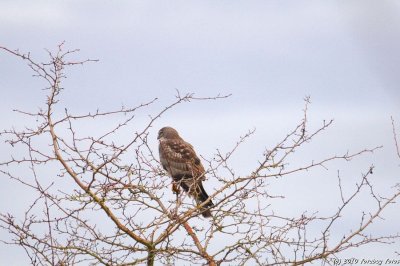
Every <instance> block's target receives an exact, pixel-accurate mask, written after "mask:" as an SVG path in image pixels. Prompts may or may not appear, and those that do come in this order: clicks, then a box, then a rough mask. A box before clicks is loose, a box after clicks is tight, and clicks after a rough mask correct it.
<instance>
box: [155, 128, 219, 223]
mask: <svg viewBox="0 0 400 266" xmlns="http://www.w3.org/2000/svg"><path fill="white" fill-rule="evenodd" d="M158 140H159V142H160V143H159V146H158V148H159V152H160V161H161V165H162V166H163V168H164V169H165V170H166V171H167V172H168V174H169V175H170V176H171V177H172V179H173V182H174V183H176V184H178V185H179V186H181V187H182V188H183V189H184V190H185V191H186V192H187V193H188V194H189V195H190V196H192V197H193V198H194V199H195V201H196V202H197V204H201V203H203V202H205V201H207V200H208V199H209V196H208V194H207V192H206V191H205V190H204V187H203V184H202V181H204V180H205V177H204V174H205V170H204V167H203V165H202V164H201V161H200V159H199V157H197V155H196V152H195V151H194V149H193V146H192V145H190V144H189V143H187V142H186V141H184V140H183V139H182V138H181V137H180V136H179V134H178V132H177V131H176V130H175V129H173V128H172V127H163V128H162V129H160V130H159V131H158ZM173 188H174V191H175V192H177V191H176V190H177V189H176V187H173ZM212 206H214V204H213V203H212V201H211V200H209V201H208V202H207V203H206V204H205V206H203V207H202V208H201V213H202V215H203V216H204V217H211V212H210V208H211V207H212Z"/></svg>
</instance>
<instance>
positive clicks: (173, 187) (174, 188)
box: [172, 181, 181, 196]
mask: <svg viewBox="0 0 400 266" xmlns="http://www.w3.org/2000/svg"><path fill="white" fill-rule="evenodd" d="M172 191H173V192H174V193H175V194H176V195H177V196H178V195H179V193H181V190H180V188H179V184H177V183H176V182H175V181H172Z"/></svg>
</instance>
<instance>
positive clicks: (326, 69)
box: [0, 0, 400, 265]
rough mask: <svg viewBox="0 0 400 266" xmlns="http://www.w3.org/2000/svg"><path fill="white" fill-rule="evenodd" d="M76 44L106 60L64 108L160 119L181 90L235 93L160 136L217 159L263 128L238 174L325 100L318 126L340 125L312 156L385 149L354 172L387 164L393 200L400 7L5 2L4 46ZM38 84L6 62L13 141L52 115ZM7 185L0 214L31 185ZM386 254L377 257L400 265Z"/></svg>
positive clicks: (17, 64)
mask: <svg viewBox="0 0 400 266" xmlns="http://www.w3.org/2000/svg"><path fill="white" fill-rule="evenodd" d="M62 41H65V42H66V44H65V46H66V47H67V48H68V49H75V48H79V49H80V50H81V51H80V53H79V55H77V56H78V58H82V59H86V58H92V59H99V60H100V61H99V62H98V63H90V64H86V65H84V66H82V67H77V68H74V69H71V70H70V71H68V72H67V76H68V79H67V80H66V82H65V84H64V86H65V87H66V90H65V91H64V93H63V95H62V103H61V104H62V105H63V106H67V107H68V108H69V109H71V110H73V111H76V112H81V113H82V112H85V111H90V110H95V109H97V108H101V109H111V108H115V107H118V106H121V105H125V106H136V105H138V104H140V103H142V102H144V101H147V100H150V99H152V98H154V97H158V98H159V101H158V102H156V103H155V104H154V105H153V106H152V107H151V108H149V109H148V112H149V113H154V112H156V111H158V110H161V109H162V107H163V106H164V105H165V104H167V103H170V102H172V101H173V100H174V95H175V93H176V90H179V91H181V93H186V92H193V93H195V94H196V95H197V96H213V95H217V94H222V95H224V94H232V96H231V97H229V98H228V99H224V100H220V101H211V102H200V103H194V104H184V105H182V106H179V107H178V108H176V109H174V110H172V111H171V112H169V113H168V114H166V115H165V116H163V117H162V118H161V119H160V120H159V122H157V123H156V128H154V129H153V130H154V132H153V136H154V138H155V132H156V131H157V130H158V127H161V126H164V125H170V126H174V127H176V128H177V129H178V130H179V131H180V132H181V134H182V136H183V137H185V138H186V139H187V140H189V142H191V143H192V144H193V145H194V146H195V147H196V149H197V150H198V153H200V154H202V155H203V156H205V157H207V158H211V157H212V155H213V153H214V152H215V149H217V148H220V149H226V150H227V149H228V148H229V147H231V146H232V145H233V144H234V143H235V142H236V140H237V139H238V137H239V136H240V135H242V134H243V133H245V132H246V131H247V130H248V129H252V128H256V134H255V136H254V137H253V138H252V139H251V140H250V141H249V142H248V143H247V144H246V145H245V146H244V147H243V149H242V150H241V153H240V154H239V155H237V156H236V157H235V158H234V160H236V162H237V164H238V167H237V171H238V172H239V173H240V174H246V173H248V172H249V171H251V170H252V169H253V168H254V166H255V165H256V162H257V159H259V158H260V156H261V155H262V151H263V149H264V148H265V147H271V146H272V145H274V144H276V142H277V141H278V140H280V139H281V138H282V137H284V136H285V134H286V133H287V131H288V129H290V128H292V127H294V126H295V123H296V121H298V120H299V119H301V116H302V108H303V98H304V97H305V96H311V101H312V105H311V106H310V120H311V121H310V122H311V123H312V125H318V124H319V123H321V121H322V120H323V119H327V120H328V119H331V118H333V119H335V123H334V126H333V128H332V129H331V130H329V131H327V132H324V135H323V136H322V137H321V138H320V139H318V140H317V142H316V143H315V144H310V147H309V149H308V150H306V151H307V152H306V156H305V157H304V158H316V157H317V158H318V157H321V156H324V155H327V154H336V153H343V152H346V151H347V150H350V151H356V150H359V149H362V148H366V147H373V146H377V145H384V148H383V149H382V150H381V151H379V152H378V153H377V154H374V155H373V156H370V155H369V156H366V157H365V159H362V160H359V161H356V162H354V164H352V165H351V167H350V168H349V169H348V174H349V175H350V176H351V175H357V176H359V175H360V174H361V172H363V171H365V169H366V168H368V166H369V165H370V164H374V165H375V166H376V168H377V170H376V171H377V172H376V173H377V174H376V178H377V179H379V184H380V185H381V186H382V187H383V191H385V189H388V188H390V187H391V186H392V185H393V184H395V183H396V182H399V164H400V162H399V160H398V159H396V154H395V150H394V145H393V137H392V135H391V121H390V116H393V117H394V119H395V120H396V121H397V123H398V125H399V124H400V85H399V84H400V73H399V69H400V49H399V47H400V1H396V0H392V1H389V0H379V1H372V0H360V1H287V0H282V1H102V0H100V1H99V0H96V1H72V0H70V1H18V0H9V1H8V0H1V1H0V46H5V47H8V48H10V49H17V48H18V49H20V50H21V51H23V52H28V51H30V52H31V55H32V57H33V58H35V59H37V60H38V61H43V60H45V59H46V52H45V50H44V48H47V49H50V50H54V49H55V47H56V45H57V44H59V43H61V42H62ZM31 75H32V73H31V72H30V70H29V69H28V67H26V66H25V65H24V63H23V62H21V61H20V60H18V59H17V58H15V57H13V56H10V55H9V54H5V53H4V52H0V77H1V78H0V91H1V94H2V97H1V98H2V99H1V105H0V110H1V113H2V116H1V117H0V125H2V126H1V128H2V129H5V128H10V127H11V126H13V125H23V124H24V123H25V121H24V120H22V119H21V116H17V115H15V114H14V113H12V109H15V108H20V109H25V110H35V109H36V108H37V107H38V106H40V105H42V104H43V103H44V100H45V98H44V93H43V91H41V88H42V85H43V83H41V82H40V81H38V80H37V79H34V78H32V77H31ZM143 119H144V118H143ZM314 127H315V126H314ZM199 133H201V134H199ZM1 145H3V144H1ZM152 145H154V147H156V141H155V140H153V142H152ZM3 151H4V150H3ZM7 155H8V154H4V152H3V153H2V154H1V157H0V158H1V159H4V158H7ZM307 156H308V157H307ZM302 158H303V157H302ZM299 160H300V158H299ZM300 161H301V160H300ZM339 167H340V166H336V165H334V166H332V168H331V170H333V173H335V172H336V170H337V169H339ZM346 167H348V166H346ZM316 174H320V173H314V175H316ZM310 175H312V174H310ZM327 175H328V176H329V174H327ZM1 178H2V179H3V177H1ZM306 178H307V177H306ZM309 178H310V179H309V180H308V181H304V180H302V181H301V182H300V181H298V179H296V178H294V179H292V180H290V182H289V181H288V182H289V184H292V185H293V188H291V187H290V185H289V186H288V185H287V184H288V183H287V182H286V183H282V184H285V186H283V185H281V186H282V187H281V188H282V189H287V191H285V192H283V194H290V193H291V191H292V190H295V189H294V188H296V189H297V188H298V187H299V186H300V187H301V186H304V187H305V188H304V189H311V190H319V189H318V185H317V184H316V183H315V182H317V181H316V180H318V179H316V178H317V177H316V176H314V177H313V176H310V177H309ZM331 178H335V177H334V174H332V175H331ZM351 178H353V177H351ZM351 178H350V177H349V179H351ZM4 179H5V178H4ZM351 180H355V179H354V178H353V179H351ZM334 181H335V180H334ZM2 183H4V185H2V186H1V187H0V204H1V205H0V211H1V212H3V211H12V210H13V209H14V205H13V204H14V202H10V197H12V195H15V194H16V193H19V189H21V188H22V187H21V186H15V184H14V183H12V182H9V181H2ZM310 184H312V185H310ZM207 186H209V187H210V189H211V188H212V185H207ZM277 188H279V184H278V185H277ZM307 195H308V197H309V195H310V194H307ZM305 197H306V196H305ZM304 200H305V201H306V200H307V199H304ZM308 200H311V201H315V199H312V198H311V199H308ZM19 201H21V202H22V201H23V199H20V200H19ZM15 204H22V205H23V203H18V202H17V201H16V203H15ZM15 206H17V205H15ZM277 206H278V205H277ZM388 216H389V217H390V219H388V220H387V221H386V222H387V223H389V224H391V225H395V224H396V223H397V224H398V222H399V220H400V217H399V214H396V213H395V212H394V211H392V212H388ZM396 219H397V220H396ZM377 230H380V229H377ZM1 234H2V235H3V232H2V233H1ZM363 252H365V251H363ZM374 252H375V253H374ZM374 252H372V253H371V252H369V254H372V255H371V256H372V257H373V256H378V257H379V256H388V254H389V253H387V252H386V249H385V252H386V253H385V252H383V249H382V250H378V251H377V250H376V249H374ZM388 252H389V251H388ZM390 252H392V251H390ZM17 254H22V253H21V251H19V250H18V248H16V247H3V246H2V245H1V246H0V264H7V265H21V264H20V263H21V261H19V260H22V261H23V258H21V257H18V258H17V257H16V256H17ZM354 254H356V253H354ZM375 254H376V255H375ZM13 263H14V264H13Z"/></svg>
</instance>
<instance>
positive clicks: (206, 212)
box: [194, 182, 214, 218]
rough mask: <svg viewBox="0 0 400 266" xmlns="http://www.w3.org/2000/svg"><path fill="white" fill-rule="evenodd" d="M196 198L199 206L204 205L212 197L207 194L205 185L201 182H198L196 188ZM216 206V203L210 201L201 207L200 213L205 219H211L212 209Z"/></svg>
mask: <svg viewBox="0 0 400 266" xmlns="http://www.w3.org/2000/svg"><path fill="white" fill-rule="evenodd" d="M194 194H195V195H194V198H195V200H196V202H197V204H199V205H200V204H202V203H203V202H205V201H207V200H208V199H209V198H210V197H209V196H208V194H207V192H206V191H205V189H204V187H203V184H202V183H201V182H198V184H197V186H196V191H195V193H194ZM213 206H214V203H213V202H212V201H211V199H210V200H208V202H207V203H206V204H205V205H204V206H202V207H201V209H200V211H201V214H202V215H203V217H205V218H209V217H211V216H212V215H211V211H210V208H211V207H213Z"/></svg>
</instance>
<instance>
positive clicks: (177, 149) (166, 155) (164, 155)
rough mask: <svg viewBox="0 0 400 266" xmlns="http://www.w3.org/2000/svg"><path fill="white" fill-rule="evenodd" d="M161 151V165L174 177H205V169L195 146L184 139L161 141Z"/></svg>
mask: <svg viewBox="0 0 400 266" xmlns="http://www.w3.org/2000/svg"><path fill="white" fill-rule="evenodd" d="M159 150H160V160H161V164H162V166H163V167H164V169H166V170H167V171H168V173H169V174H170V175H171V176H172V177H174V176H176V175H180V176H183V175H184V176H186V177H192V178H198V177H202V176H203V175H204V172H205V170H204V167H203V165H202V164H201V161H200V159H199V157H197V155H196V152H195V151H194V149H193V146H192V145H190V144H189V143H187V142H185V141H183V140H182V139H169V140H163V141H160V146H159Z"/></svg>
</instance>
